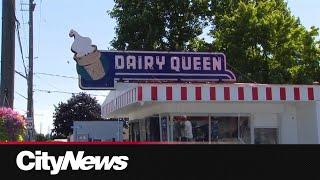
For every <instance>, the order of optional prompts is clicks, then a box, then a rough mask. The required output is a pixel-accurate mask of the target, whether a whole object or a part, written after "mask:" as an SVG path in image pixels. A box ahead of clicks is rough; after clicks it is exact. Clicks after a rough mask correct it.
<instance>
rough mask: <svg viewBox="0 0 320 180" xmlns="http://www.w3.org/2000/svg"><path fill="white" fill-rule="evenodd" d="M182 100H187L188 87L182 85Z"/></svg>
mask: <svg viewBox="0 0 320 180" xmlns="http://www.w3.org/2000/svg"><path fill="white" fill-rule="evenodd" d="M181 100H187V87H181Z"/></svg>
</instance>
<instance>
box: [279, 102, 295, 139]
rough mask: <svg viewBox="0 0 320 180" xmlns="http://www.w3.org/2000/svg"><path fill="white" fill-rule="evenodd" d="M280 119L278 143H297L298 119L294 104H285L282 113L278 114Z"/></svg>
mask: <svg viewBox="0 0 320 180" xmlns="http://www.w3.org/2000/svg"><path fill="white" fill-rule="evenodd" d="M279 119H280V124H279V125H280V143H281V144H297V143H298V142H299V141H298V120H297V117H296V106H295V105H292V104H286V105H285V107H284V111H283V113H281V114H279Z"/></svg>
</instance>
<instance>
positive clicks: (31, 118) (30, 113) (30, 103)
mask: <svg viewBox="0 0 320 180" xmlns="http://www.w3.org/2000/svg"><path fill="white" fill-rule="evenodd" d="M35 6H36V4H34V3H33V0H29V71H28V76H27V77H28V104H27V119H29V121H31V122H32V128H31V132H30V133H31V134H29V140H34V133H35V131H34V112H33V11H34V8H35Z"/></svg>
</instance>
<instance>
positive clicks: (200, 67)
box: [69, 30, 236, 89]
mask: <svg viewBox="0 0 320 180" xmlns="http://www.w3.org/2000/svg"><path fill="white" fill-rule="evenodd" d="M69 36H70V37H73V38H74V42H73V43H72V46H71V51H72V52H73V53H74V56H73V59H74V60H75V61H76V63H77V73H78V74H79V86H80V88H81V89H114V84H115V83H116V82H118V81H127V82H142V81H143V82H216V81H218V82H234V81H236V77H235V75H234V73H233V72H231V71H230V70H228V69H227V68H226V64H227V63H226V57H225V55H224V54H223V53H212V52H201V53H199V52H159V51H100V50H98V49H97V46H95V45H93V44H92V41H91V39H90V38H88V37H83V36H81V35H79V33H77V32H76V31H75V30H71V31H70V33H69Z"/></svg>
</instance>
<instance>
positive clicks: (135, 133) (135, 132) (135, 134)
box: [130, 122, 140, 141]
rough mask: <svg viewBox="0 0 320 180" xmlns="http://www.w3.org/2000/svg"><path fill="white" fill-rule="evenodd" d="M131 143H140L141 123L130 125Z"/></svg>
mask: <svg viewBox="0 0 320 180" xmlns="http://www.w3.org/2000/svg"><path fill="white" fill-rule="evenodd" d="M130 131H131V133H130V135H131V136H130V139H131V141H140V131H139V122H133V123H130Z"/></svg>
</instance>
